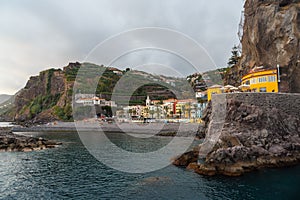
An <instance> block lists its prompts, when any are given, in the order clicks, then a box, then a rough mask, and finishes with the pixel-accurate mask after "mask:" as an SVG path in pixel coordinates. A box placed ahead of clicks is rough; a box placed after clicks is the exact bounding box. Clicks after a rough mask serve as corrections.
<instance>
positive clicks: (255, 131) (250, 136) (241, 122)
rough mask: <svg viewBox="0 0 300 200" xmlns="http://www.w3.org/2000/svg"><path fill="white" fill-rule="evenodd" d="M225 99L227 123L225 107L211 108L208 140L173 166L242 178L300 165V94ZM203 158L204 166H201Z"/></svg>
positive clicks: (207, 130) (229, 97)
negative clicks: (244, 175)
mask: <svg viewBox="0 0 300 200" xmlns="http://www.w3.org/2000/svg"><path fill="white" fill-rule="evenodd" d="M221 96H223V97H224V96H226V99H225V102H226V104H224V106H225V107H226V109H225V111H224V113H223V114H224V117H223V119H221V118H220V117H219V118H218V116H217V114H219V113H221V111H220V109H212V107H209V108H210V109H211V111H207V112H208V113H210V114H209V116H206V118H208V120H207V121H206V122H205V123H206V125H205V126H206V127H207V129H206V130H205V134H206V138H205V140H204V142H203V143H202V144H201V145H200V148H199V149H195V150H194V151H192V152H188V153H185V154H183V155H182V156H180V157H178V158H177V159H176V160H175V161H174V162H173V164H175V165H177V166H185V167H187V168H188V169H193V170H195V171H196V172H197V173H200V174H205V175H215V174H223V175H228V176H238V175H241V174H243V173H245V172H248V171H251V170H255V169H260V168H265V167H282V166H288V165H293V164H297V163H299V162H300V113H299V110H300V95H297V94H295V95H292V94H268V93H265V94H258V93H252V94H246V93H240V94H227V95H226V94H224V95H221ZM216 116H217V117H216ZM220 124H222V125H220ZM193 156H194V157H193ZM201 159H202V160H203V163H200V162H199V160H201Z"/></svg>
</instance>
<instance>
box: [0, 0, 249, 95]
mask: <svg viewBox="0 0 300 200" xmlns="http://www.w3.org/2000/svg"><path fill="white" fill-rule="evenodd" d="M242 6H243V1H237V0H227V1H219V0H211V1H209V2H208V1H205V0H164V1H161V0H151V1H149V0H86V1H73V0H63V1H59V0H45V1H35V0H26V1H16V0H11V1H1V2H0V27H1V30H0V43H1V45H0V64H1V65H0V66H1V67H0V71H1V74H0V83H1V84H0V93H10V94H12V93H14V92H16V91H17V90H19V89H20V88H22V87H23V86H24V85H25V84H26V81H27V80H28V78H29V76H30V75H36V74H38V72H39V71H41V70H43V69H46V68H50V67H56V68H57V67H62V66H65V65H67V64H68V62H71V61H83V60H84V58H85V57H86V56H87V55H88V53H89V52H90V51H91V49H92V48H94V47H95V46H96V45H97V44H98V43H99V42H101V41H103V40H105V39H106V38H108V37H110V36H112V35H115V34H117V33H119V32H122V31H126V30H129V29H134V28H140V27H162V28H169V29H174V30H176V31H179V32H182V33H184V34H186V35H188V36H190V37H192V38H193V39H195V40H196V41H197V42H199V43H200V44H201V45H202V46H203V47H204V48H205V49H206V50H207V51H208V53H209V54H210V55H211V57H212V58H213V60H214V62H215V63H216V65H217V66H220V67H221V66H225V65H226V63H227V59H228V57H229V55H230V50H231V47H232V46H233V45H234V44H237V43H238V40H237V28H238V22H239V19H240V13H241V10H242ZM134 57H135V58H136V57H137V56H131V58H130V56H129V57H128V56H127V59H128V60H132V59H133V58H134ZM159 57H160V56H159V55H158V56H156V54H155V53H154V54H153V55H152V56H150V54H149V52H147V53H145V54H144V55H140V56H139V58H140V61H137V62H136V63H140V64H144V63H143V62H149V63H151V62H156V61H159V62H163V61H162V60H161V59H158V58H159ZM145 58H149V59H146V60H145ZM125 60H126V59H123V62H126V61H125ZM183 63H184V62H182V61H178V60H176V59H174V56H170V55H168V56H165V58H164V62H163V63H162V64H167V65H174V66H175V65H176V66H178V67H176V70H178V71H180V70H181V71H182V72H181V73H183V72H185V71H186V70H185V69H181V68H180V66H181V65H182V64H183ZM98 64H101V63H98ZM208 67H209V66H208ZM211 67H212V68H213V67H214V66H211Z"/></svg>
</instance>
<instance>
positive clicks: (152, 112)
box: [149, 109, 155, 119]
mask: <svg viewBox="0 0 300 200" xmlns="http://www.w3.org/2000/svg"><path fill="white" fill-rule="evenodd" d="M154 113H155V112H154V110H152V109H151V110H150V111H149V114H150V115H151V118H152V119H153V118H154V117H153V115H154Z"/></svg>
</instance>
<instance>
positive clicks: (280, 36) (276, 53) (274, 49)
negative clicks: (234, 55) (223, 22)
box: [226, 0, 300, 93]
mask: <svg viewBox="0 0 300 200" xmlns="http://www.w3.org/2000/svg"><path fill="white" fill-rule="evenodd" d="M244 8H245V10H244V15H245V21H244V26H243V37H242V58H241V60H240V63H238V65H237V66H234V67H233V68H232V70H231V71H229V73H228V74H227V77H226V83H229V84H234V85H238V84H240V79H241V77H242V76H243V75H245V74H247V73H248V72H249V71H250V70H251V69H252V68H254V67H255V66H262V65H263V66H265V67H266V68H276V65H277V64H279V65H280V67H281V74H282V75H281V78H282V82H281V84H280V91H282V92H292V93H300V79H299V77H300V1H299V0H246V2H245V5H244Z"/></svg>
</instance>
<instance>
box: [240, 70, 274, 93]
mask: <svg viewBox="0 0 300 200" xmlns="http://www.w3.org/2000/svg"><path fill="white" fill-rule="evenodd" d="M242 85H249V86H250V88H249V90H250V91H252V92H278V80H277V70H276V69H272V70H260V71H253V72H251V73H249V74H247V75H245V76H243V78H242Z"/></svg>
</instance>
